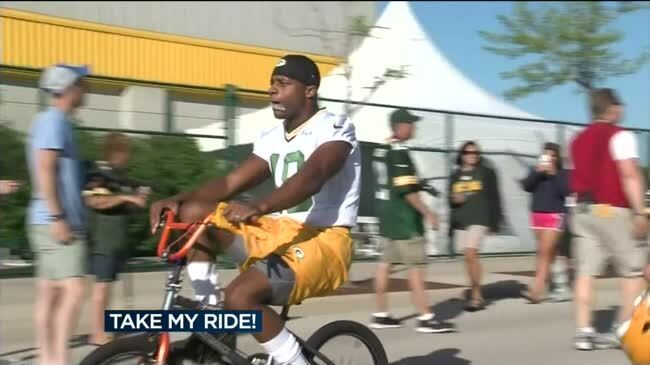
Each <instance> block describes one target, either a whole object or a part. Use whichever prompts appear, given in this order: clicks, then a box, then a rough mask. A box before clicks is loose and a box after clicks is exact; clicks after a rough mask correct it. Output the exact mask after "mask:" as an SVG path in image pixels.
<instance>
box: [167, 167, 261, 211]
mask: <svg viewBox="0 0 650 365" xmlns="http://www.w3.org/2000/svg"><path fill="white" fill-rule="evenodd" d="M270 176H271V171H270V169H269V165H268V163H267V162H266V161H264V160H263V159H262V158H261V157H259V156H257V155H251V156H250V157H248V158H247V159H246V160H244V162H242V163H241V165H239V166H238V167H237V168H236V169H235V170H234V171H232V172H231V173H230V174H228V175H226V176H221V177H218V178H215V179H213V180H211V181H208V182H207V183H205V184H203V185H202V186H200V187H199V188H197V189H196V190H194V191H192V192H189V193H184V194H179V195H177V196H176V197H174V199H175V200H179V201H200V202H205V203H215V204H216V203H218V202H220V201H223V200H227V199H230V198H232V197H233V196H235V195H237V194H239V193H241V192H243V191H246V190H248V189H251V188H253V187H255V186H257V185H259V184H261V183H263V182H264V180H266V179H268V178H269V177H270Z"/></svg>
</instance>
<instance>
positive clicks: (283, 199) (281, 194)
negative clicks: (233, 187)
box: [255, 141, 352, 215]
mask: <svg viewBox="0 0 650 365" xmlns="http://www.w3.org/2000/svg"><path fill="white" fill-rule="evenodd" d="M351 150H352V146H351V145H350V144H349V143H347V142H342V141H332V142H328V143H325V144H323V145H322V146H320V147H318V149H316V151H315V152H314V153H313V154H312V155H311V157H310V158H309V159H308V160H307V161H306V162H305V164H304V165H303V167H302V168H301V169H300V170H299V171H298V172H297V173H296V174H295V175H294V176H292V177H291V178H289V179H288V180H287V181H286V182H285V183H284V184H283V185H282V186H281V187H280V188H278V189H276V190H274V191H273V192H271V193H270V194H269V195H268V196H266V197H264V198H263V199H261V200H260V201H258V202H257V203H256V204H255V207H256V208H257V209H258V210H259V212H260V214H261V215H265V214H269V213H274V212H279V211H282V210H284V209H289V208H292V207H294V206H296V205H298V204H300V203H301V202H303V201H305V200H306V199H308V198H310V197H312V196H314V195H315V194H317V193H318V192H319V191H320V189H321V188H322V187H323V185H325V183H326V182H327V181H328V180H329V179H330V178H332V177H333V176H334V175H336V174H337V173H338V172H339V171H340V170H341V168H343V166H344V165H345V162H346V161H347V158H348V156H349V155H350V151H351Z"/></svg>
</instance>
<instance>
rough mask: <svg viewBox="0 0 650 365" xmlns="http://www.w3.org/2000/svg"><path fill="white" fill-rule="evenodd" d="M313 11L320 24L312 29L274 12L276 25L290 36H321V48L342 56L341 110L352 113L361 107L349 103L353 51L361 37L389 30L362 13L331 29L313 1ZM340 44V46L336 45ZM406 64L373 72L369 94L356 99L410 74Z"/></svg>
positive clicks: (368, 98)
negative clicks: (283, 19)
mask: <svg viewBox="0 0 650 365" xmlns="http://www.w3.org/2000/svg"><path fill="white" fill-rule="evenodd" d="M312 6H313V11H314V13H316V14H317V16H318V19H319V22H320V24H319V27H315V28H297V29H290V28H289V27H287V26H285V25H283V24H282V23H281V22H279V21H278V19H277V15H276V14H275V12H274V17H275V18H276V19H275V24H276V25H277V26H278V27H279V28H281V29H283V30H284V31H285V32H287V33H289V34H290V36H292V37H311V38H318V39H320V42H321V45H322V47H323V49H324V50H326V51H327V53H328V54H330V55H335V56H337V57H340V58H341V59H342V61H343V62H342V63H341V66H342V68H343V72H342V73H341V74H340V75H341V76H343V77H345V81H346V98H345V105H344V111H345V113H346V114H347V115H350V116H353V115H354V114H355V113H356V112H357V111H359V109H361V107H362V106H363V105H362V104H356V105H352V104H351V103H350V101H352V75H353V74H354V67H353V66H352V64H351V62H350V55H351V53H352V51H353V50H354V49H355V48H356V47H358V46H359V45H360V43H361V42H362V41H363V39H365V38H368V37H375V36H373V35H372V31H373V30H374V29H385V30H387V29H389V28H386V27H381V26H377V25H371V24H370V22H369V21H368V19H367V18H366V17H365V16H363V15H353V16H347V17H346V18H345V20H346V23H345V26H344V28H343V29H331V28H328V26H327V25H326V22H325V19H324V15H323V13H322V12H321V11H320V9H319V7H318V5H317V4H316V3H315V2H314V3H313V5H312ZM341 44H342V47H340V48H339V45H341ZM407 68H408V65H400V66H399V67H398V68H390V67H388V68H386V69H384V71H383V73H381V74H379V75H375V76H374V79H373V82H372V84H371V85H368V86H366V87H365V88H366V89H368V90H369V92H368V94H366V96H365V97H364V98H363V100H358V101H360V102H362V103H365V102H368V101H369V100H370V98H371V97H372V96H373V95H374V93H375V92H376V91H377V90H378V89H379V87H380V86H382V85H384V84H386V83H387V82H388V81H390V80H399V79H403V78H405V77H406V76H408V75H409V73H408V70H407Z"/></svg>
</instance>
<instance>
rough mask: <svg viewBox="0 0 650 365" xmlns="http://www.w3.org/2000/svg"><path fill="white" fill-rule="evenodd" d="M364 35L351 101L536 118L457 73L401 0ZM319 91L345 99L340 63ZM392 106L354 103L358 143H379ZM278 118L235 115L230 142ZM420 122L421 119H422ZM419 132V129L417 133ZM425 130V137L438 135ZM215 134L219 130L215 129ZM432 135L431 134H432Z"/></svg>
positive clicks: (248, 137)
mask: <svg viewBox="0 0 650 365" xmlns="http://www.w3.org/2000/svg"><path fill="white" fill-rule="evenodd" d="M375 25H376V27H375V28H374V29H373V30H372V32H371V35H370V37H368V38H366V39H365V40H364V41H363V42H362V43H361V45H360V46H359V48H357V50H355V51H354V52H353V53H352V54H351V55H350V65H351V67H352V70H353V71H352V77H351V80H350V86H351V99H352V100H366V101H368V102H372V103H380V104H391V105H403V106H409V107H419V108H433V109H440V110H449V111H463V112H467V113H477V114H491V115H499V116H509V117H521V118H533V119H539V117H536V116H534V115H532V114H529V113H527V112H524V111H522V110H519V109H517V108H515V107H513V106H511V105H509V104H507V103H505V102H503V101H501V100H499V99H497V98H495V97H493V96H492V95H490V94H488V93H486V92H485V91H484V90H482V89H481V88H479V87H478V86H476V85H475V84H474V83H473V82H472V81H471V80H469V79H467V78H466V77H465V76H463V74H462V73H461V72H460V71H458V70H457V69H456V68H455V67H454V66H453V65H452V64H451V63H449V61H447V59H446V58H445V57H444V55H443V54H442V53H441V52H440V51H439V50H438V49H437V48H436V46H435V45H434V43H433V42H432V41H431V40H430V39H429V37H428V36H427V35H426V33H425V32H424V31H423V29H422V27H421V26H420V24H419V22H418V21H417V19H416V17H415V16H414V15H413V13H412V12H411V10H410V8H409V5H408V3H407V2H402V1H399V2H391V3H389V4H388V6H387V7H386V9H385V10H384V12H383V13H382V15H381V17H380V18H379V19H378V21H377V22H376V24H375ZM403 67H404V69H405V70H406V72H407V73H408V75H407V76H406V77H404V78H402V79H397V80H388V81H387V82H386V83H385V84H383V85H382V86H379V87H378V88H377V89H376V90H374V91H371V90H370V89H369V87H370V86H372V85H373V84H374V82H375V78H376V77H378V76H381V75H382V74H383V73H384V72H385V70H387V69H400V68H403ZM319 95H320V96H321V97H324V98H332V99H345V98H346V96H347V82H346V78H345V77H344V76H343V67H338V68H336V69H334V70H333V71H332V72H331V73H330V74H329V75H326V76H324V77H323V80H322V83H321V87H320V90H319ZM321 104H323V105H324V106H327V107H328V108H329V109H331V110H333V111H336V112H342V111H343V108H342V104H340V103H332V102H323V103H321ZM390 112H392V109H386V108H376V107H360V108H359V109H358V110H357V111H356V113H354V114H353V116H352V117H353V120H354V122H355V124H356V126H357V132H358V137H359V139H360V140H362V141H368V142H382V141H384V140H385V138H386V136H388V133H389V131H388V127H387V124H386V122H385V121H386V120H387V117H388V114H389V113H390ZM276 123H278V121H277V120H276V119H275V118H273V114H272V112H271V110H270V107H267V108H264V109H261V110H259V111H256V112H253V113H250V114H245V115H241V116H239V118H238V121H237V126H236V132H235V142H234V143H235V144H245V143H251V142H253V141H254V140H255V137H256V136H257V134H258V133H259V131H260V130H262V129H264V128H267V127H271V126H273V125H274V124H276ZM422 124H423V125H424V124H425V123H422ZM217 129H219V130H221V129H222V126H221V125H216V124H215V125H208V126H206V127H203V128H197V129H192V130H188V131H187V132H189V133H198V134H211V131H212V132H214V131H216V130H217ZM423 132H424V131H423ZM436 132H437V131H433V130H429V131H426V133H421V134H423V135H425V134H426V135H427V137H428V138H427V140H426V141H424V140H422V141H421V142H427V143H426V144H427V145H429V142H432V139H436V138H435V137H434V136H432V134H433V135H439V136H440V135H441V133H436ZM219 133H220V132H219ZM432 137H433V138H432ZM200 144H201V149H202V150H213V149H216V148H221V147H222V144H221V142H220V141H209V140H207V139H202V140H201V141H200Z"/></svg>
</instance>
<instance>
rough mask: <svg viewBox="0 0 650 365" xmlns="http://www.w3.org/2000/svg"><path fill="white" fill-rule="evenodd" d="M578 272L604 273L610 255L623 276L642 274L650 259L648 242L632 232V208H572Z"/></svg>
mask: <svg viewBox="0 0 650 365" xmlns="http://www.w3.org/2000/svg"><path fill="white" fill-rule="evenodd" d="M572 212H573V214H572V217H571V218H572V219H571V229H572V230H573V233H574V238H573V239H574V242H575V250H576V252H575V256H576V260H577V271H578V275H583V276H596V275H599V274H601V273H602V270H603V269H604V265H605V263H606V261H607V259H613V263H614V265H615V268H616V271H617V272H618V274H619V275H621V276H624V277H640V276H642V275H643V270H644V269H645V266H646V265H647V263H648V242H647V240H637V239H635V238H634V237H633V235H632V220H633V214H632V211H631V210H630V209H625V208H618V207H613V206H609V205H597V204H595V205H588V206H585V207H584V210H583V208H582V207H580V206H579V207H577V208H574V209H573V210H572Z"/></svg>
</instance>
